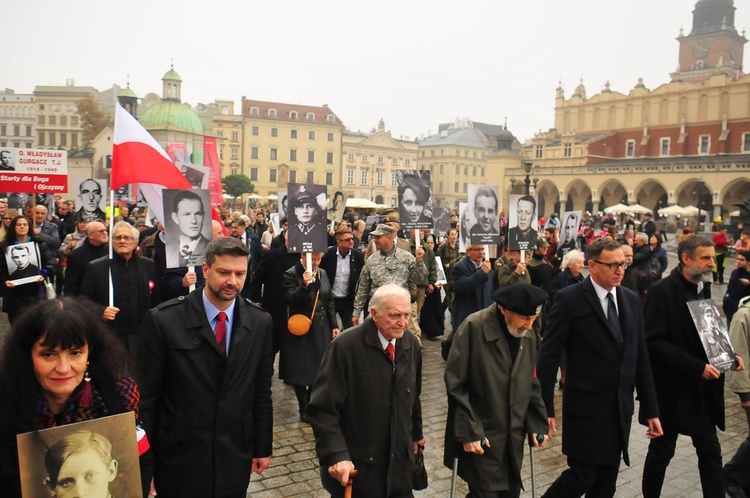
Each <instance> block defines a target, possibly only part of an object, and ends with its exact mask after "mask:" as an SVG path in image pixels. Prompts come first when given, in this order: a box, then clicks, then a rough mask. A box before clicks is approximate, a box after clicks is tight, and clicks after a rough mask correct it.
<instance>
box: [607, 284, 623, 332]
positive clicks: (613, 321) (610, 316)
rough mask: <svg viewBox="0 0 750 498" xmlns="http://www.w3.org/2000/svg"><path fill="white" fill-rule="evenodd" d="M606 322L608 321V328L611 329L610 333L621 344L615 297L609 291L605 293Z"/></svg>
mask: <svg viewBox="0 0 750 498" xmlns="http://www.w3.org/2000/svg"><path fill="white" fill-rule="evenodd" d="M607 301H609V303H608V304H607V322H609V328H610V329H611V330H612V335H614V336H615V339H616V340H617V344H618V345H622V332H621V331H620V318H619V317H618V316H617V307H616V306H615V298H614V296H613V295H612V293H611V292H609V293H607Z"/></svg>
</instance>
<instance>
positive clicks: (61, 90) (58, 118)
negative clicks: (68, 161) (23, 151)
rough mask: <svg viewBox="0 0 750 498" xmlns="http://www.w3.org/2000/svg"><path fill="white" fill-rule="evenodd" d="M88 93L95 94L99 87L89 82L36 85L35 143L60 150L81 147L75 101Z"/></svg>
mask: <svg viewBox="0 0 750 498" xmlns="http://www.w3.org/2000/svg"><path fill="white" fill-rule="evenodd" d="M89 95H91V96H94V97H95V98H96V97H97V95H98V91H97V90H96V89H95V88H94V87H90V86H73V85H69V86H37V87H35V88H34V97H35V99H36V116H37V121H36V139H37V141H36V146H37V147H39V148H41V149H62V150H77V149H80V148H81V147H83V140H84V139H83V132H82V129H81V126H80V118H79V116H78V108H77V107H76V105H75V103H76V101H78V100H80V99H83V98H85V97H88V96H89Z"/></svg>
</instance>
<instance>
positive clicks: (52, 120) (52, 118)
mask: <svg viewBox="0 0 750 498" xmlns="http://www.w3.org/2000/svg"><path fill="white" fill-rule="evenodd" d="M49 124H51V125H57V116H50V117H49Z"/></svg>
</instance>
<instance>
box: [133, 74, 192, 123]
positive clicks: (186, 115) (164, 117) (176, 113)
mask: <svg viewBox="0 0 750 498" xmlns="http://www.w3.org/2000/svg"><path fill="white" fill-rule="evenodd" d="M175 74H176V73H175ZM178 77H179V76H178ZM139 121H140V123H141V125H142V126H143V127H144V128H146V129H147V130H149V131H154V130H170V131H181V132H185V133H192V134H194V135H203V123H201V120H200V118H199V117H198V115H197V114H196V113H195V111H194V110H193V109H191V108H190V106H189V105H188V104H182V103H180V102H175V101H169V100H163V101H162V102H160V103H158V104H155V105H153V106H151V107H149V108H148V109H147V110H146V112H144V113H143V115H141V117H140V119H139Z"/></svg>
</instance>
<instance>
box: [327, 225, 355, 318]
mask: <svg viewBox="0 0 750 498" xmlns="http://www.w3.org/2000/svg"><path fill="white" fill-rule="evenodd" d="M334 237H335V238H336V246H332V247H329V248H328V250H327V251H326V253H325V254H324V255H323V259H322V260H321V262H320V267H321V268H322V269H324V270H325V272H326V273H327V274H328V279H329V280H330V281H331V290H332V292H333V304H334V307H335V308H336V313H337V314H338V315H339V317H341V325H342V326H341V330H345V329H348V328H350V327H351V326H352V313H353V312H354V292H355V291H356V289H357V282H358V281H359V275H360V273H362V267H363V266H364V265H365V256H364V255H363V254H362V252H361V251H360V250H358V249H355V248H354V235H353V234H352V231H351V230H350V229H349V228H339V229H338V230H336V233H335V234H334Z"/></svg>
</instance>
